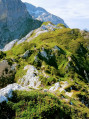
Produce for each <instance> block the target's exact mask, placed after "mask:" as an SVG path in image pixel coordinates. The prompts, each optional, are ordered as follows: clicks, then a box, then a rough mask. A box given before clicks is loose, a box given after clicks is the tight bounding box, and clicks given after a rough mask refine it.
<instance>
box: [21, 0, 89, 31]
mask: <svg viewBox="0 0 89 119" xmlns="http://www.w3.org/2000/svg"><path fill="white" fill-rule="evenodd" d="M22 1H23V2H28V3H31V4H33V5H35V6H37V7H38V6H40V7H43V8H45V9H46V10H47V11H49V12H50V13H52V14H55V15H57V16H59V17H61V18H63V19H64V21H65V23H66V24H67V25H68V26H69V27H70V28H80V29H85V28H87V29H89V0H22Z"/></svg>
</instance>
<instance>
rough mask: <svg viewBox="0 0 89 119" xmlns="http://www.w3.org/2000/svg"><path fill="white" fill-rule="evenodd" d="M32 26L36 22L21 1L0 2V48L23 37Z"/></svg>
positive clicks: (6, 0) (4, 0)
mask: <svg viewBox="0 0 89 119" xmlns="http://www.w3.org/2000/svg"><path fill="white" fill-rule="evenodd" d="M30 24H31V25H30ZM34 26H36V21H35V20H33V19H32V17H31V16H30V15H29V13H28V12H27V9H26V6H25V4H24V3H22V2H21V0H0V48H2V47H3V46H5V45H6V44H7V43H8V42H10V41H11V40H14V39H18V38H21V37H22V36H25V35H26V34H27V33H28V32H29V31H30V30H32V29H34V28H35V27H34Z"/></svg>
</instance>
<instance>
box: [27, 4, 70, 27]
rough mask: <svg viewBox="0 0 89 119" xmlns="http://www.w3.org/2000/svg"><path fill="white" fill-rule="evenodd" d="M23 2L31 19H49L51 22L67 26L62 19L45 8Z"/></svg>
mask: <svg viewBox="0 0 89 119" xmlns="http://www.w3.org/2000/svg"><path fill="white" fill-rule="evenodd" d="M25 4H26V7H27V10H28V12H29V14H30V15H31V16H32V18H33V19H37V20H40V21H43V22H47V21H50V22H52V23H53V24H59V23H61V24H64V25H65V26H67V25H66V24H65V22H64V21H63V19H61V18H60V17H57V16H55V15H53V14H51V13H49V12H47V11H46V10H45V9H43V8H41V7H35V6H33V5H31V4H29V3H25ZM67 27H68V26H67Z"/></svg>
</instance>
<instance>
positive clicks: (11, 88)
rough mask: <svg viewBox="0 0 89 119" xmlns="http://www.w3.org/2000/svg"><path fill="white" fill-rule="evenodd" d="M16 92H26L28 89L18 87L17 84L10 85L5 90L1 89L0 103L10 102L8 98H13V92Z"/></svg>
mask: <svg viewBox="0 0 89 119" xmlns="http://www.w3.org/2000/svg"><path fill="white" fill-rule="evenodd" d="M15 90H26V88H24V87H22V86H20V85H18V84H17V83H13V84H10V85H8V86H7V87H5V88H2V89H0V103H2V102H4V101H6V102H7V101H8V98H12V97H13V95H12V92H13V91H15Z"/></svg>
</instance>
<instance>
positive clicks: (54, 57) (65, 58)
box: [0, 23, 89, 119]
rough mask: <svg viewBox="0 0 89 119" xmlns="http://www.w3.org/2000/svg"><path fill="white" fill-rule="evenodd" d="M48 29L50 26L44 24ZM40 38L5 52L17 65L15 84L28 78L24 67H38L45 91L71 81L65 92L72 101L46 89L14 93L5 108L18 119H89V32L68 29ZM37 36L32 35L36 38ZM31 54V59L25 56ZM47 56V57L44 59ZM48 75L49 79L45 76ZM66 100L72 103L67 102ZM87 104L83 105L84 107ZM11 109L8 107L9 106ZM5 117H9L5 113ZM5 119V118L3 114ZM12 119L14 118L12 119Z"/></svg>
mask: <svg viewBox="0 0 89 119" xmlns="http://www.w3.org/2000/svg"><path fill="white" fill-rule="evenodd" d="M44 25H46V23H44ZM57 26H58V27H59V26H61V27H63V28H61V29H55V30H54V31H49V32H47V33H43V34H40V35H39V36H38V37H36V38H34V39H33V40H31V41H30V42H28V39H27V41H25V42H24V43H22V44H20V45H17V44H15V46H14V47H13V48H12V49H11V50H10V51H8V52H5V55H6V57H4V56H3V57H1V58H2V59H7V60H9V61H10V62H12V63H13V64H14V63H17V64H18V65H17V67H16V68H17V71H16V74H15V79H14V81H15V82H18V80H19V79H20V78H21V77H22V76H23V75H25V73H26V71H25V70H23V68H24V66H26V65H28V64H30V65H34V66H35V67H36V68H37V69H38V71H39V72H41V73H40V75H39V77H40V81H41V85H42V86H41V87H40V88H42V89H44V88H47V89H49V88H50V87H51V86H53V85H54V83H56V82H60V83H61V81H67V82H68V83H69V86H68V87H67V88H66V89H65V91H68V92H71V90H70V89H71V87H72V91H73V96H72V97H68V96H66V95H65V92H61V93H60V92H58V91H56V92H55V93H53V95H52V94H50V93H43V92H42V89H40V90H38V91H36V90H35V91H32V92H31V91H30V92H23V91H22V92H14V97H15V98H12V100H9V102H8V103H7V104H3V105H1V108H3V106H5V109H6V108H8V109H9V108H10V110H12V112H13V113H12V115H11V116H12V117H13V118H16V119H37V118H38V119H41V118H43V119H52V118H53V119H62V117H63V118H64V119H67V118H72V119H88V118H89V114H88V112H89V37H88V34H89V33H88V32H87V31H80V30H79V29H70V28H65V26H63V25H57ZM34 35H35V33H33V34H32V36H31V37H33V36H34ZM27 50H29V52H30V53H29V56H28V57H26V58H23V57H22V55H23V54H24V53H25V52H26V51H27ZM43 54H45V56H44V55H43ZM44 75H46V76H44ZM64 99H68V101H67V100H64ZM82 101H83V103H82ZM6 105H7V106H6ZM2 113H5V114H7V113H8V114H9V113H10V112H6V110H3V112H2ZM2 113H0V114H1V117H3V114H2ZM12 117H10V118H12Z"/></svg>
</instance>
